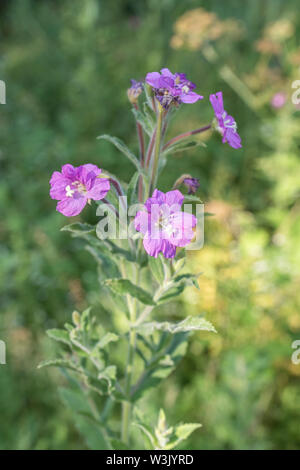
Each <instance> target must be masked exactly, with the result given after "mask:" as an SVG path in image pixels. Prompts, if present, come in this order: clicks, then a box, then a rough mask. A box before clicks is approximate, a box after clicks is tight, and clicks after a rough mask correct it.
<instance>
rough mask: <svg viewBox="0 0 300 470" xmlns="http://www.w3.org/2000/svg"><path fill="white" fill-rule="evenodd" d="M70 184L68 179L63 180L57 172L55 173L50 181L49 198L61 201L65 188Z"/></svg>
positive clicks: (64, 194)
mask: <svg viewBox="0 0 300 470" xmlns="http://www.w3.org/2000/svg"><path fill="white" fill-rule="evenodd" d="M70 183H71V180H70V179H69V178H65V177H64V176H63V175H62V174H61V173H60V172H59V171H55V172H54V173H53V175H52V176H51V179H50V185H51V189H50V197H51V198H52V199H57V200H58V201H59V200H60V199H63V198H64V197H65V196H66V186H68V184H70Z"/></svg>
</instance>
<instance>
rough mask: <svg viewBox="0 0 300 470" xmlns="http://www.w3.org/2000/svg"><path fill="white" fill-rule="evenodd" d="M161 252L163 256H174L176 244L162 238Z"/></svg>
mask: <svg viewBox="0 0 300 470" xmlns="http://www.w3.org/2000/svg"><path fill="white" fill-rule="evenodd" d="M161 252H162V254H163V255H164V257H165V258H174V256H175V255H176V246H174V245H172V244H171V243H170V242H168V240H163V241H162V248H161Z"/></svg>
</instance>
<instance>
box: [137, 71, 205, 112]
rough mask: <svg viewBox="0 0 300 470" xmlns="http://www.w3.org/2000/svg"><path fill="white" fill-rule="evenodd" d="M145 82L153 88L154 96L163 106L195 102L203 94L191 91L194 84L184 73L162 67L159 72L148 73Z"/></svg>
mask: <svg viewBox="0 0 300 470" xmlns="http://www.w3.org/2000/svg"><path fill="white" fill-rule="evenodd" d="M146 83H148V85H150V86H151V87H152V88H153V89H154V92H155V96H156V98H157V99H158V101H159V102H160V103H161V105H162V106H163V107H164V108H168V107H169V106H170V105H171V104H173V103H174V104H180V103H196V101H198V100H202V99H203V96H201V95H198V93H195V92H194V91H193V90H194V89H195V88H196V85H195V83H192V82H191V81H190V80H188V79H187V78H186V75H185V73H175V74H173V73H172V72H170V70H169V69H167V68H164V69H161V71H160V73H159V72H151V73H148V74H147V76H146Z"/></svg>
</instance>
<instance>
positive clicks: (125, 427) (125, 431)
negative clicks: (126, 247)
mask: <svg viewBox="0 0 300 470" xmlns="http://www.w3.org/2000/svg"><path fill="white" fill-rule="evenodd" d="M134 282H135V283H137V282H138V271H137V268H136V267H134ZM136 307H137V304H136V299H134V300H133V302H130V330H129V343H128V357H127V366H126V375H125V394H126V401H124V402H123V405H122V430H121V438H122V441H123V442H124V443H125V444H128V442H129V427H130V421H131V411H132V403H131V402H130V389H131V381H132V371H133V363H134V356H135V347H136V332H135V329H134V328H133V327H132V325H133V324H134V323H135V320H136Z"/></svg>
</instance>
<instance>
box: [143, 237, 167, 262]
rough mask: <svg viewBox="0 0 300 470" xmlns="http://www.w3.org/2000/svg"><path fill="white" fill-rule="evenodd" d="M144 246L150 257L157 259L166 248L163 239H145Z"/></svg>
mask: <svg viewBox="0 0 300 470" xmlns="http://www.w3.org/2000/svg"><path fill="white" fill-rule="evenodd" d="M143 245H144V248H145V250H146V252H147V253H148V255H150V256H153V257H154V258H157V256H158V254H159V253H160V252H161V251H162V249H163V246H164V245H163V240H162V239H161V238H159V239H158V240H155V239H153V238H150V236H149V237H145V238H144V241H143Z"/></svg>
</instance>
